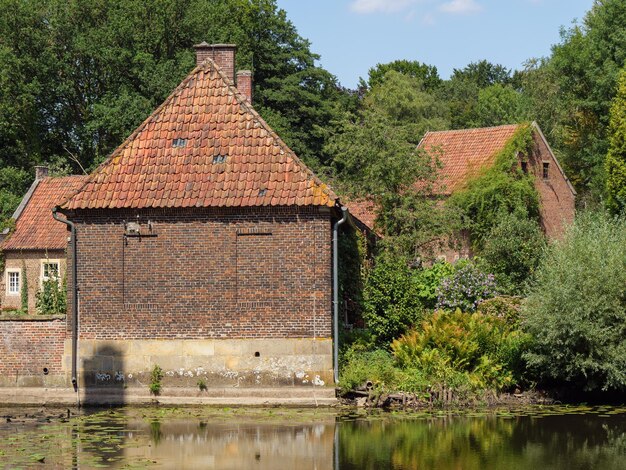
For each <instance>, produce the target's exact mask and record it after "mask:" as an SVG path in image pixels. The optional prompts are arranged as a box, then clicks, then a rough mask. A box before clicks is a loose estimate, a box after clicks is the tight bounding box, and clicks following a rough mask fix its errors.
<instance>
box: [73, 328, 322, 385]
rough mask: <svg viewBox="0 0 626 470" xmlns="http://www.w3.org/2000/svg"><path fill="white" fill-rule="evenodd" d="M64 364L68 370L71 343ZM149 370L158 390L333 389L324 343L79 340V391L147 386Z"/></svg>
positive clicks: (302, 340) (299, 340) (298, 340)
mask: <svg viewBox="0 0 626 470" xmlns="http://www.w3.org/2000/svg"><path fill="white" fill-rule="evenodd" d="M64 364H65V365H66V367H67V368H68V370H69V368H70V365H71V339H68V340H66V342H65V353H64ZM155 365H158V366H159V367H161V369H163V372H164V378H163V381H162V384H163V386H166V387H170V386H172V387H198V382H199V381H200V380H202V381H203V382H204V383H205V384H206V386H207V387H208V388H214V387H276V386H325V385H332V384H333V364H332V341H331V340H330V339H313V338H291V339H224V340H212V339H208V340H140V339H136V340H89V339H81V340H80V341H79V382H80V386H81V387H84V388H85V389H86V390H87V393H88V390H89V388H94V389H102V388H103V387H111V388H118V389H125V388H127V387H146V388H147V387H148V385H149V384H150V372H151V370H152V369H153V367H154V366H155Z"/></svg>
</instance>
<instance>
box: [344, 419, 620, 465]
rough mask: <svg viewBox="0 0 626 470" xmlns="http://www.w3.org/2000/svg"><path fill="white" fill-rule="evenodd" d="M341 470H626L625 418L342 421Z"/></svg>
mask: <svg viewBox="0 0 626 470" xmlns="http://www.w3.org/2000/svg"><path fill="white" fill-rule="evenodd" d="M338 426H339V436H340V459H341V466H340V467H341V469H342V470H351V469H357V468H358V469H377V468H402V469H417V468H419V469H428V468H432V469H444V470H445V469H457V468H463V469H470V470H472V469H483V468H485V467H486V466H489V467H490V468H508V469H511V468H513V469H516V468H520V469H521V468H554V469H567V470H571V469H572V468H625V467H626V465H625V464H624V452H626V417H625V416H620V417H616V416H614V417H612V418H611V419H610V420H603V419H602V418H599V417H598V416H593V415H591V416H585V417H582V416H580V415H575V416H572V415H561V416H544V417H529V416H518V417H510V418H508V419H504V418H496V417H495V416H488V417H480V418H462V417H454V418H439V419H437V418H429V419H407V420H399V419H397V418H395V419H393V420H377V421H355V422H342V423H340V424H338Z"/></svg>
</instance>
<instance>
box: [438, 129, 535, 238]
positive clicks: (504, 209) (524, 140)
mask: <svg viewBox="0 0 626 470" xmlns="http://www.w3.org/2000/svg"><path fill="white" fill-rule="evenodd" d="M531 144H532V129H531V127H530V126H523V127H521V128H520V129H519V130H518V131H517V132H516V133H515V134H514V135H513V137H512V138H511V139H510V140H509V142H508V143H507V144H506V146H505V147H504V149H503V150H502V151H500V152H499V153H498V154H497V155H496V156H495V163H494V164H493V165H492V166H489V167H487V168H486V169H483V170H482V172H481V173H480V174H479V175H478V176H476V177H475V178H473V179H471V180H470V181H468V182H467V183H466V185H465V187H464V188H463V189H462V190H460V191H457V192H455V193H454V194H453V195H452V196H451V197H450V199H449V200H448V204H449V205H451V206H452V207H456V208H458V209H459V210H460V211H461V212H462V214H463V218H464V221H463V225H464V227H465V228H466V229H468V230H469V232H470V237H471V240H472V243H473V245H474V248H475V249H477V250H480V249H481V248H482V247H483V246H484V244H485V241H486V238H487V237H488V235H489V233H490V231H491V229H492V227H494V226H495V225H496V224H497V222H498V220H499V219H500V218H501V217H502V216H503V214H510V213H512V214H516V215H519V216H526V217H528V218H531V219H534V220H538V218H539V196H538V194H537V190H536V189H535V185H534V181H533V178H532V176H531V175H526V174H524V173H523V172H522V170H521V169H520V168H519V165H518V156H517V155H518V153H522V154H528V152H529V151H530V147H531Z"/></svg>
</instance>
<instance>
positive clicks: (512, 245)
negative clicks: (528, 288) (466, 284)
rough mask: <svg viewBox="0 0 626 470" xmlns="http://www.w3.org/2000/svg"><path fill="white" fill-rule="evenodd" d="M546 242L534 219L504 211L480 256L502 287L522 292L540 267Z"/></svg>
mask: <svg viewBox="0 0 626 470" xmlns="http://www.w3.org/2000/svg"><path fill="white" fill-rule="evenodd" d="M545 244H546V242H545V236H544V234H543V232H542V231H541V228H540V227H539V224H538V223H537V222H536V221H535V220H531V219H529V218H528V217H527V216H526V215H525V214H519V213H516V214H505V215H502V216H501V217H500V218H499V220H498V224H497V225H496V226H494V227H493V229H492V230H491V232H489V235H488V236H487V239H486V240H485V246H484V248H483V250H482V251H481V257H482V258H483V259H484V261H485V262H486V264H487V266H488V268H489V270H490V272H492V273H494V274H495V275H496V279H497V280H498V286H499V287H500V289H501V290H502V289H504V290H506V291H508V292H509V293H520V292H522V291H523V290H524V287H525V285H526V283H527V281H528V280H529V279H530V278H531V276H532V275H533V273H534V272H535V270H536V269H537V266H538V264H539V261H540V259H541V257H542V256H543V253H544V249H545Z"/></svg>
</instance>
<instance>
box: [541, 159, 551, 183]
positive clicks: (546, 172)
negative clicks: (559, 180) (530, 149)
mask: <svg viewBox="0 0 626 470" xmlns="http://www.w3.org/2000/svg"><path fill="white" fill-rule="evenodd" d="M548 178H550V162H543V179H544V180H547V179H548Z"/></svg>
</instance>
